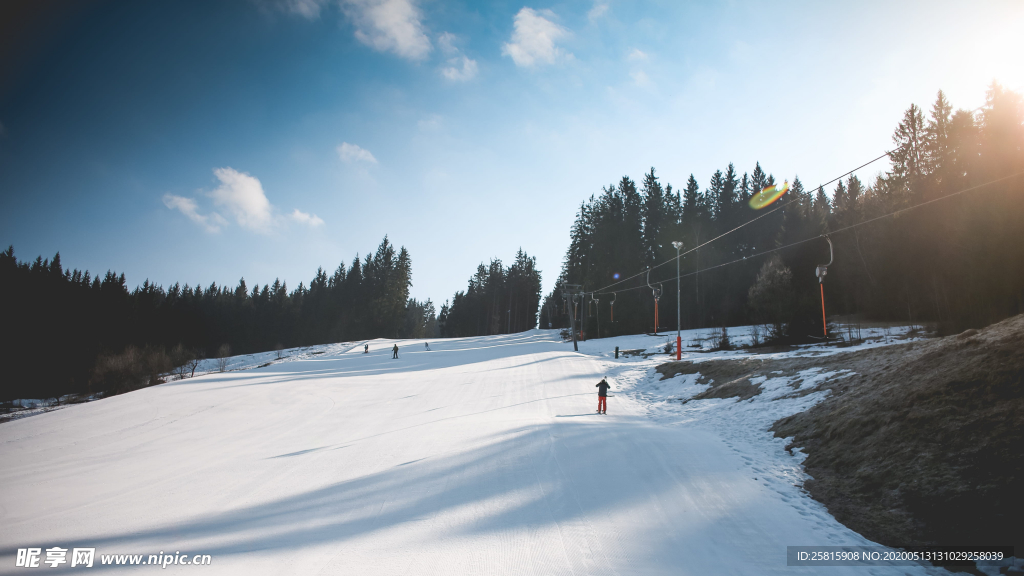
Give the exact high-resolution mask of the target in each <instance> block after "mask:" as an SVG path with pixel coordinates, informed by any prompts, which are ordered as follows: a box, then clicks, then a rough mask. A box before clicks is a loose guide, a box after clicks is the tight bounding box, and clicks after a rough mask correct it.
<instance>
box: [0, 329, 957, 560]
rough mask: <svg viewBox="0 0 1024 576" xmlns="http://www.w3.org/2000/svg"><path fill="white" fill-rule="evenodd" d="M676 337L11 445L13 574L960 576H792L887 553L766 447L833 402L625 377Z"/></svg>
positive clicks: (232, 378)
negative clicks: (825, 549) (32, 563)
mask: <svg viewBox="0 0 1024 576" xmlns="http://www.w3.org/2000/svg"><path fill="white" fill-rule="evenodd" d="M701 334H707V331H702V332H701V333H700V334H698V333H693V334H684V337H683V340H684V346H685V345H686V344H687V343H689V342H691V341H696V340H697V339H698V338H699V337H700V336H701ZM744 334H746V336H744ZM864 335H865V336H869V337H870V336H873V335H872V334H869V333H868V332H867V331H865V333H864ZM880 335H881V334H880ZM890 336H898V335H896V334H890ZM730 337H731V338H733V341H734V343H737V340H739V342H738V343H742V338H744V337H746V338H749V332H746V333H745V332H744V330H743V329H730ZM669 338H671V340H674V334H672V335H671V336H670V337H669V336H628V337H619V338H607V339H602V340H591V341H587V342H582V343H580V353H578V354H577V353H574V352H573V351H572V344H571V343H565V342H562V341H560V340H559V338H558V335H557V331H541V330H536V331H531V332H527V333H523V334H515V335H508V336H491V337H481V338H462V339H449V340H436V341H430V347H431V350H429V351H427V350H426V349H425V348H424V346H423V341H400V342H398V343H399V346H400V348H401V351H400V355H401V357H400V358H399V359H398V360H393V359H391V350H390V349H391V346H392V345H393V344H394V343H395V341H391V340H373V341H370V353H369V354H363V351H362V350H363V342H351V343H345V344H334V345H328V346H317V347H310V348H304V349H295V350H286V351H283V352H282V354H281V356H282V358H281V359H278V358H277V354H276V353H273V352H271V353H268V354H264V355H254V356H246V357H236V358H233V359H231V362H230V363H229V365H228V371H226V372H219V371H217V370H218V368H217V367H216V364H215V361H212V360H211V361H207V362H206V363H204V365H203V366H202V369H203V370H209V371H210V372H207V373H204V374H202V375H199V376H197V377H195V378H190V379H186V380H180V381H175V382H170V383H167V384H163V385H160V386H155V387H152V388H147V389H143V390H138V391H135V392H131V393H129V394H124V395H120V396H114V397H111V398H106V399H103V400H99V401H96V402H90V403H85V404H76V405H71V406H68V407H65V408H62V409H60V410H56V411H52V412H48V413H44V414H39V415H37V416H33V417H31V418H23V419H20V420H17V421H13V422H8V423H5V424H2V425H0V462H3V466H2V467H0V488H2V489H0V542H2V547H0V572H2V573H6V572H9V571H15V570H16V569H15V568H14V566H15V562H16V559H15V551H16V550H17V549H18V548H29V547H35V548H42V549H43V550H44V552H43V553H42V557H43V559H44V560H45V557H46V553H45V549H47V548H52V547H60V548H64V549H68V550H71V549H73V548H74V547H95V548H96V549H97V550H96V554H97V560H96V563H95V565H94V567H93V568H92V569H89V570H90V572H96V573H102V572H104V571H110V570H115V569H116V568H114V567H109V566H108V567H103V566H100V560H99V558H100V555H105V554H142V555H145V556H146V558H148V555H150V554H159V553H161V552H163V553H172V554H173V553H176V552H180V553H182V554H188V555H189V556H191V555H193V554H210V555H212V559H213V567H212V568H209V567H207V568H199V567H193V566H174V565H171V566H168V567H167V568H166V570H167V571H169V572H173V573H185V572H190V571H194V570H200V571H206V572H212V573H217V574H226V573H227V574H235V573H237V574H811V573H819V572H820V573H827V574H830V575H832V574H858V575H861V574H929V573H935V574H938V573H943V572H942V571H941V570H937V569H932V568H925V567H909V568H908V567H899V568H897V567H872V568H854V567H828V568H818V569H815V568H808V567H787V566H786V547H787V546H809V545H865V544H870V543H869V542H867V541H866V540H865V539H863V538H862V537H860V536H859V535H857V534H856V533H853V532H852V531H850V530H849V529H847V528H845V527H844V526H842V525H840V524H839V523H838V522H836V521H835V520H834V519H833V518H832V517H831V516H830V515H829V514H828V513H827V511H826V510H825V509H824V508H823V507H822V506H821V505H819V504H818V503H817V502H815V501H814V500H812V499H810V498H809V497H808V496H807V495H806V493H804V492H803V491H802V490H801V489H800V488H798V485H799V484H800V483H801V481H802V479H803V478H804V476H803V472H802V471H801V469H800V466H799V463H800V461H801V459H802V456H801V455H800V454H799V453H797V454H795V455H790V454H788V453H787V452H786V451H785V450H784V449H783V446H784V445H785V442H784V441H783V440H781V439H774V438H772V435H771V433H770V432H768V427H769V426H770V425H771V423H772V422H774V421H775V420H777V419H778V418H781V417H783V416H785V415H788V414H792V413H795V412H798V411H800V410H803V409H806V408H807V407H808V406H810V405H811V404H813V403H814V402H816V401H819V400H820V399H821V395H822V393H812V394H808V395H804V396H798V395H795V394H792V393H793V392H794V388H793V387H791V386H790V384H792V383H793V378H790V377H778V378H770V379H763V381H761V380H759V382H760V384H761V387H762V393H761V394H760V395H758V396H755V397H753V398H751V399H750V400H747V401H741V402H737V401H736V399H735V398H729V399H713V400H700V401H693V402H687V403H685V404H684V403H682V402H681V401H680V399H686V398H690V397H692V396H694V395H695V394H697V393H699V392H700V391H701V390H703V389H704V388H706V385H700V384H697V383H696V380H697V377H696V376H695V375H689V376H677V377H675V378H671V379H667V380H660V375H658V374H656V373H654V371H653V368H654V366H656V365H657V364H658V363H660V362H663V361H665V360H666V359H668V356H666V355H664V354H659V355H655V356H650V357H644V356H630V357H622V358H620V359H618V360H616V359H614V357H613V355H614V354H613V351H614V348H615V346H619V347H620V349H622V350H631V349H632V350H635V349H641V350H647V351H649V352H654V351H656V350H658V349H659V348H663V347H664V343H665V341H666V340H667V339H669ZM875 345H884V342H881V343H880V342H878V341H869V342H868V343H867V344H864V346H875ZM855 349H858V348H856V347H850V348H843V349H837V348H831V347H830V348H826V347H801V348H797V349H794V350H791V351H789V352H785V353H780V354H785V355H801V354H833V353H841V352H844V351H850V350H855ZM696 350H697V349H696V348H687V349H685V351H684V355H685V356H686V357H687V359H691V360H696V361H700V360H706V359H710V358H715V357H721V356H723V355H724V356H739V355H745V354H749V352H746V351H734V352H721V353H718V352H696ZM268 362H270V364H269V365H264V364H267V363H268ZM603 376H607V377H609V379H610V381H611V382H612V385H613V389H612V392H611V394H612V397H611V398H609V401H608V407H609V411H608V414H607V415H597V414H595V413H594V411H595V409H596V400H597V398H596V389H595V387H594V385H595V384H596V383H597V381H598V380H599V379H600V378H601V377H603ZM844 376H845V375H844V374H842V373H831V372H828V371H824V370H809V371H806V373H802V374H800V375H799V377H802V378H803V382H802V383H801V384H799V385H798V386H799V388H805V387H811V386H814V385H815V383H817V382H819V381H821V380H823V379H827V378H842V377H844ZM68 554H69V555H70V552H69V553H68ZM146 558H144V559H143V561H145V560H146ZM44 567H45V569H46V572H47V573H51V572H52V573H60V572H61V571H62V570H64V571H71V572H73V571H77V570H79V568H70V567H69V566H68V565H67V564H65V565H63V566H62V567H61V568H58V569H55V570H54V569H51V568H49V567H48V566H44ZM148 568H149V569H152V567H148Z"/></svg>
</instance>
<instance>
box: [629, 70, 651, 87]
mask: <svg viewBox="0 0 1024 576" xmlns="http://www.w3.org/2000/svg"><path fill="white" fill-rule="evenodd" d="M629 76H630V78H632V79H633V83H635V84H636V85H637V86H647V85H649V84H650V83H651V79H650V78H648V77H647V73H646V72H644V71H643V70H636V71H635V72H630V73H629Z"/></svg>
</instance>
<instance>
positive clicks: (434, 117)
mask: <svg viewBox="0 0 1024 576" xmlns="http://www.w3.org/2000/svg"><path fill="white" fill-rule="evenodd" d="M442 120H443V119H442V118H441V115H440V114H431V115H430V116H427V117H426V118H423V119H421V120H420V121H419V122H416V125H417V126H418V127H419V129H420V130H422V131H424V132H430V131H432V130H437V129H438V128H440V127H441V121H442Z"/></svg>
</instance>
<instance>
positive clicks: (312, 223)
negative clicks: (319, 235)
mask: <svg viewBox="0 0 1024 576" xmlns="http://www.w3.org/2000/svg"><path fill="white" fill-rule="evenodd" d="M291 219H292V220H294V221H296V222H298V223H299V224H304V225H306V226H309V227H310V228H316V227H317V226H323V225H324V221H323V220H321V219H320V217H319V216H317V215H316V214H307V213H305V212H303V211H302V210H299V209H298V208H296V209H295V210H294V211H293V212H292V215H291Z"/></svg>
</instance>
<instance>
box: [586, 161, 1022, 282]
mask: <svg viewBox="0 0 1024 576" xmlns="http://www.w3.org/2000/svg"><path fill="white" fill-rule="evenodd" d="M1019 176H1024V171H1020V172H1017V173H1015V174H1010V175H1008V176H1003V177H1002V178H996V179H995V180H989V181H988V182H984V183H982V184H978V185H975V186H971V187H968V188H964V189H963V190H958V191H957V192H952V193H950V194H946V195H945V196H939V197H938V198H932V199H931V200H927V201H925V202H921V203H920V204H914V205H913V206H907V207H905V208H900V209H899V210H894V211H892V212H889V213H887V214H882V215H881V216H875V217H874V218H869V219H867V220H862V221H860V222H857V223H855V224H850V225H849V226H843V227H842V228H838V229H836V230H831V231H829V232H828V233H827V234H819V235H817V236H812V237H810V238H804V239H803V240H797V241H796V242H791V243H789V244H786V245H783V246H778V247H776V248H771V249H769V250H763V251H761V252H758V253H756V254H751V255H750V256H744V257H742V258H737V259H735V260H730V261H729V262H723V263H721V264H716V265H714V266H709V267H707V268H702V269H700V270H696V271H694V272H688V273H686V274H683V275H681V276H679V278H680V279H682V278H688V277H690V276H693V275H696V274H700V273H702V272H707V271H709V270H715V269H717V268H723V267H725V266H730V265H732V264H738V263H740V262H746V261H748V260H753V259H754V258H760V257H761V256H766V255H768V254H772V253H773V252H779V251H780V250H785V249H787V248H792V247H793V246H798V245H800V244H805V243H807V242H811V241H813V240H818V239H820V238H823V237H825V236H826V235H828V236H834V235H836V234H839V233H841V232H846V231H847V230H852V229H853V228H857V227H859V226H864V225H865V224H870V223H872V222H877V221H878V220H882V219H884V218H889V217H892V216H896V215H897V214H902V213H903V212H907V211H910V210H913V209H915V208H921V207H922V206H927V205H929V204H934V203H935V202H939V201H940V200H946V199H947V198H952V197H954V196H959V195H960V194H965V193H967V192H972V191H974V190H978V189H979V188H984V187H986V186H990V185H992V184H997V183H999V182H1003V181H1005V180H1010V179H1012V178H1017V177H1019ZM669 262H671V260H669ZM673 281H675V277H671V278H666V279H664V280H660V281H659V283H660V282H673ZM645 288H647V286H634V287H632V288H619V289H617V291H618V292H630V291H632V290H641V289H645ZM596 293H598V294H610V292H596Z"/></svg>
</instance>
